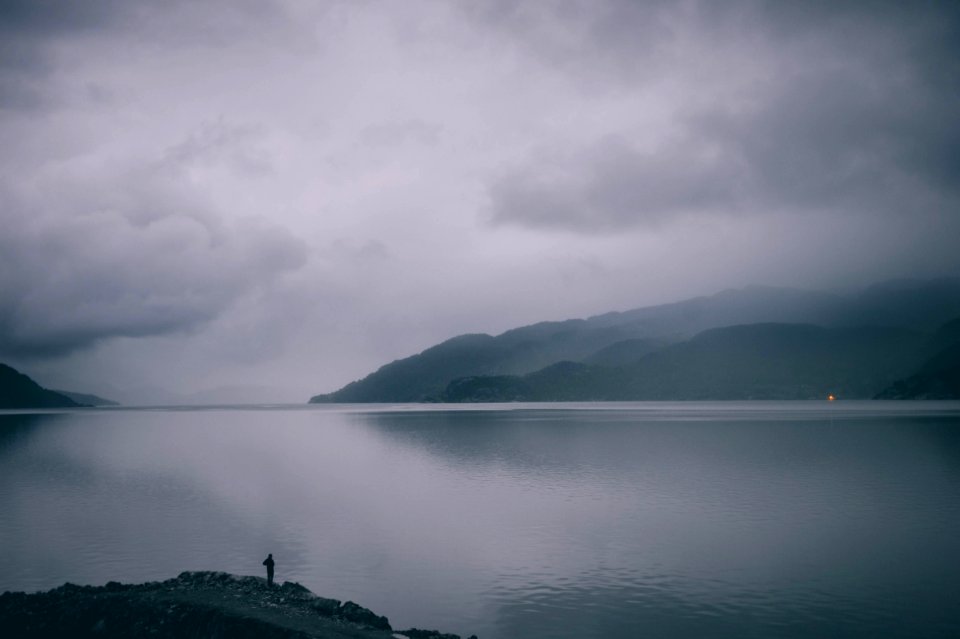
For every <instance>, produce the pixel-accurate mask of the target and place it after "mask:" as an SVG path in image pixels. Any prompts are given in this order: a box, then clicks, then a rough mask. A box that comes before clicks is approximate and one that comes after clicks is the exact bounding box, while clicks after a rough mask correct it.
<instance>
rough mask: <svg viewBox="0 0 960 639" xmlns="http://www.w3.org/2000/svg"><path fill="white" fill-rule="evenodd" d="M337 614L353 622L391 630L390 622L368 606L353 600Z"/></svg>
mask: <svg viewBox="0 0 960 639" xmlns="http://www.w3.org/2000/svg"><path fill="white" fill-rule="evenodd" d="M337 616H338V617H340V618H341V619H346V620H347V621H352V622H353V623H358V624H361V625H364V626H369V627H371V628H377V629H378V630H391V628H390V622H389V621H388V620H387V618H386V617H381V616H379V615H377V614H376V613H374V612H373V611H371V610H368V609H367V608H364V607H363V606H361V605H359V604H355V603H353V602H352V601H348V602H346V603H345V604H343V605H342V606H340V609H339V610H338V611H337Z"/></svg>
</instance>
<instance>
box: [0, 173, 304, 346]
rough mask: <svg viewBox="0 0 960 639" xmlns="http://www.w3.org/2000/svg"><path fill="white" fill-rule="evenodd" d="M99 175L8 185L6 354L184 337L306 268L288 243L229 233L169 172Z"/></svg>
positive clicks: (270, 230) (0, 314) (255, 232)
mask: <svg viewBox="0 0 960 639" xmlns="http://www.w3.org/2000/svg"><path fill="white" fill-rule="evenodd" d="M113 168H114V169H116V168H117V167H113ZM103 176H106V177H103ZM103 176H100V177H97V176H93V177H85V178H84V179H82V180H75V179H69V178H66V177H64V176H57V177H56V178H55V179H52V180H51V181H50V184H49V185H48V184H44V183H43V182H42V181H41V183H40V184H38V185H37V186H38V187H39V191H40V192H38V191H37V190H34V189H24V188H19V187H18V185H15V184H10V183H9V181H3V182H2V183H0V198H2V201H3V202H4V209H3V221H4V233H3V234H2V235H0V354H5V355H18V356H58V355H63V354H65V353H68V352H71V351H73V350H76V349H81V348H85V347H89V346H91V345H93V344H94V343H96V342H97V341H99V340H102V339H107V338H112V337H140V336H149V335H163V334H169V333H173V332H182V331H188V330H191V329H193V328H197V327H199V326H200V325H202V324H204V323H206V322H208V321H210V320H212V319H214V318H215V317H217V316H218V315H219V314H220V313H222V312H223V311H224V310H225V309H227V308H229V307H230V306H231V305H232V304H234V303H235V302H236V301H237V300H238V299H240V298H242V297H243V296H244V295H245V294H247V293H249V292H252V291H255V290H257V289H258V288H259V287H261V286H264V285H266V284H268V283H269V282H270V281H271V280H273V279H275V278H276V277H277V276H278V275H279V274H281V273H283V272H285V271H289V270H292V269H296V268H299V267H300V266H301V265H302V264H303V263H304V262H305V259H306V249H305V247H304V245H303V244H302V243H301V242H300V241H298V240H297V239H295V238H294V237H292V236H291V235H290V234H289V233H287V232H285V231H283V230H281V229H279V228H276V227H272V226H269V225H265V224H263V223H259V222H256V221H246V222H245V221H240V222H234V223H227V222H225V221H224V220H223V219H221V217H220V216H218V215H217V214H216V211H215V210H214V209H213V208H212V207H211V205H210V204H209V203H208V202H206V201H205V199H204V198H203V197H202V196H201V195H200V194H199V193H198V192H196V190H195V189H193V188H192V187H190V185H189V184H186V183H185V181H184V180H183V179H182V176H181V175H180V174H179V173H178V172H176V171H172V170H171V169H170V168H169V166H167V165H165V164H163V163H147V164H145V165H143V166H139V167H135V168H134V169H127V170H120V169H117V170H116V172H115V173H114V172H113V171H104V173H103ZM47 186H49V187H50V188H49V190H47V189H45V188H44V187H47ZM53 187H55V191H56V193H55V194H54V188H53ZM44 191H46V194H44Z"/></svg>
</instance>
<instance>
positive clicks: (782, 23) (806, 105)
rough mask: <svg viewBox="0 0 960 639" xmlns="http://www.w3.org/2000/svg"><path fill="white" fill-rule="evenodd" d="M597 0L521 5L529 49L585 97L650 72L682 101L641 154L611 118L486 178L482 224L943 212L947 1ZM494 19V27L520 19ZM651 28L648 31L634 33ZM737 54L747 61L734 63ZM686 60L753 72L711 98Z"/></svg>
mask: <svg viewBox="0 0 960 639" xmlns="http://www.w3.org/2000/svg"><path fill="white" fill-rule="evenodd" d="M599 5H600V7H602V8H599V9H598V10H597V11H595V12H583V13H580V12H576V11H574V12H571V11H570V10H569V9H566V10H561V9H559V8H556V7H555V6H554V5H549V4H548V5H538V6H541V7H542V6H547V7H553V8H554V10H553V11H551V12H549V18H550V22H549V24H550V27H549V28H544V27H542V26H541V27H537V28H536V29H535V31H536V36H537V37H534V38H533V39H532V40H531V42H532V43H533V44H532V45H531V46H534V47H537V46H539V47H544V48H545V50H546V51H547V54H546V59H548V60H549V61H551V62H555V63H556V67H557V68H558V69H561V70H563V71H564V72H565V73H570V74H572V77H574V79H575V81H576V82H578V83H579V84H580V85H581V86H583V87H584V90H586V91H590V90H594V89H596V90H599V91H611V90H617V88H624V87H628V86H633V87H642V86H643V84H644V83H645V82H647V81H648V79H649V76H650V74H651V73H654V71H653V69H655V72H656V73H658V74H660V76H661V77H663V76H669V75H671V74H672V75H673V76H675V77H676V78H678V79H679V81H680V82H686V84H687V85H688V87H687V88H688V90H689V96H690V100H689V103H687V104H677V105H675V106H674V108H675V113H674V115H673V118H672V123H671V124H672V128H673V129H674V131H673V132H672V133H671V134H670V135H669V136H664V137H662V138H661V139H660V141H659V143H658V144H657V145H656V147H655V148H652V149H651V148H650V147H649V145H647V146H643V145H641V144H639V143H634V142H633V140H632V135H631V133H630V132H629V131H626V130H625V131H624V132H623V133H613V134H607V135H606V137H605V138H604V139H602V140H599V141H595V142H593V143H589V144H585V145H581V146H580V147H577V148H573V149H567V150H564V151H563V152H562V153H557V152H555V151H553V153H552V155H553V157H550V158H548V159H546V161H545V158H544V156H545V155H551V152H549V151H544V152H543V153H541V154H538V155H536V156H535V157H531V158H529V160H528V162H527V163H526V164H525V165H522V166H517V167H515V168H514V169H513V170H511V171H507V172H504V173H502V174H501V175H499V176H498V177H497V178H496V179H494V180H493V181H492V182H491V184H490V189H489V195H490V199H491V203H492V220H493V221H494V222H495V223H513V224H519V225H522V226H530V227H557V228H567V229H574V230H581V231H589V232H598V231H600V232H602V231H609V230H612V229H617V228H623V227H630V226H642V225H649V224H659V223H662V222H664V221H665V220H667V219H670V218H671V217H673V216H675V215H678V214H684V213H707V214H710V213H716V212H724V213H729V212H736V211H749V212H783V211H788V212H807V211H816V212H829V213H851V214H868V215H879V216H884V215H912V214H916V213H924V214H927V215H932V216H934V217H942V216H953V215H956V212H957V210H958V205H960V193H958V185H960V127H958V126H957V125H956V114H957V113H960V62H958V61H960V4H958V3H924V4H923V5H916V4H915V3H872V4H864V5H861V4H855V3H762V2H740V3H733V2H731V3H692V4H684V5H682V6H683V8H682V9H672V8H667V7H666V6H665V5H658V4H651V5H647V4H645V3H626V2H607V3H599ZM676 6H677V5H674V7H676ZM496 17H497V22H496V24H498V26H502V25H503V24H504V23H506V24H507V25H508V26H509V29H510V30H511V32H512V33H522V32H523V31H524V30H525V29H532V28H533V27H529V26H528V25H527V24H526V23H525V21H524V20H522V19H520V18H518V17H517V16H516V15H514V14H511V13H510V12H504V13H501V14H498V15H497V16H496ZM575 18H576V20H577V21H574V19H575ZM651 24H654V25H660V27H661V28H660V30H659V31H657V32H656V33H655V34H653V35H650V37H646V36H644V35H643V34H648V35H649V31H650V25H651ZM634 27H636V30H635V31H633V28H634ZM544 33H547V34H552V36H551V37H549V38H546V37H545V36H544V35H543V34H544ZM630 33H634V34H635V36H636V37H632V38H631V37H629V34H630ZM557 34H563V35H564V37H560V36H559V35H557ZM545 40H546V41H547V44H546V45H544V44H543V42H544V41H545ZM690 41H696V42H698V43H699V45H698V46H699V47H700V48H693V49H691V48H689V47H687V46H686V45H684V44H683V43H684V42H690ZM704 43H705V45H704ZM558 52H560V53H558ZM574 52H579V53H580V54H581V55H579V56H575V55H573V54H574ZM561 54H565V55H561ZM725 58H729V59H730V64H729V66H728V67H727V66H725V65H724V63H723V60H724V59H725ZM571 60H572V62H571ZM718 60H719V62H718ZM751 61H753V62H755V63H756V65H757V66H758V67H759V68H760V69H761V72H759V73H757V71H756V70H755V69H753V70H751V69H738V68H737V66H736V64H737V63H745V64H746V65H748V66H749V65H750V64H751ZM701 64H713V65H715V66H714V67H711V68H712V69H715V70H718V71H720V72H726V73H729V74H730V76H729V77H730V80H731V82H735V81H736V80H737V79H738V77H749V74H750V73H751V72H752V73H754V74H755V75H756V76H757V79H755V80H753V81H751V82H747V83H745V84H744V86H743V87H742V88H741V89H740V91H739V92H738V93H737V94H735V95H732V96H731V95H721V93H720V92H717V94H716V95H714V94H713V93H712V92H713V91H714V88H713V87H712V85H710V84H709V83H708V82H707V83H704V84H703V86H702V88H701V87H700V86H699V84H698V82H700V81H702V77H701V76H698V75H697V71H698V65H701ZM597 78H602V82H603V83H605V84H603V86H600V85H599V84H598V80H597ZM684 78H688V79H687V80H684Z"/></svg>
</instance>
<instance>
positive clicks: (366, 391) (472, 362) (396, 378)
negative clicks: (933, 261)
mask: <svg viewBox="0 0 960 639" xmlns="http://www.w3.org/2000/svg"><path fill="white" fill-rule="evenodd" d="M958 315H960V278H944V279H939V280H924V281H906V280H904V281H896V282H887V283H883V284H877V285H875V286H872V287H870V288H868V289H865V290H863V291H861V292H859V293H856V294H853V295H839V294H834V293H825V292H817V291H804V290H798V289H790V288H773V287H760V286H752V287H747V288H743V289H731V290H726V291H723V292H720V293H717V294H716V295H712V296H709V297H697V298H692V299H688V300H684V301H681V302H676V303H672V304H663V305H658V306H650V307H645V308H639V309H634V310H631V311H623V312H613V313H606V314H603V315H597V316H594V317H590V318H588V319H577V320H566V321H561V322H541V323H539V324H533V325H530V326H524V327H521V328H516V329H513V330H510V331H507V332H505V333H503V334H501V335H498V336H495V337H494V336H490V335H486V334H474V335H461V336H459V337H455V338H453V339H450V340H447V341H445V342H443V343H441V344H438V345H436V346H433V347H431V348H428V349H427V350H425V351H423V352H422V353H419V354H417V355H413V356H411V357H407V358H404V359H400V360H396V361H394V362H392V363H390V364H387V365H385V366H383V367H381V368H380V369H379V370H377V371H375V372H373V373H371V374H370V375H368V376H366V377H365V378H363V379H361V380H358V381H355V382H351V383H350V384H347V385H346V386H344V387H343V388H341V389H339V390H337V391H334V392H332V393H328V394H323V395H317V396H314V397H313V398H311V400H310V401H311V402H312V403H320V402H420V401H442V400H443V399H445V398H448V397H451V395H450V394H449V393H450V389H449V388H448V386H449V384H450V382H452V381H453V380H460V381H459V382H458V384H459V385H461V386H462V385H463V384H467V386H463V388H462V390H464V389H466V388H474V386H471V384H473V385H476V384H477V382H476V381H474V382H469V383H467V382H466V381H464V378H474V377H486V378H502V379H500V380H499V382H498V384H499V386H497V385H496V384H494V385H493V386H490V385H489V384H488V383H487V382H485V384H487V385H486V386H485V390H484V391H483V392H484V393H492V394H494V395H497V396H499V395H502V394H503V393H507V394H510V393H512V392H513V391H510V390H509V389H510V388H512V387H513V386H512V385H513V384H515V383H517V381H518V380H519V378H522V377H524V376H526V375H529V374H531V373H536V372H539V374H541V375H542V376H545V378H552V377H551V376H556V375H560V374H561V372H563V371H565V372H566V373H567V374H569V373H571V371H572V370H573V369H571V368H570V367H569V366H568V365H564V366H562V367H561V368H559V369H552V368H551V367H552V366H553V365H556V364H559V363H560V362H573V363H577V364H580V365H582V366H586V367H596V368H604V369H609V368H618V367H628V368H629V367H630V365H631V364H632V363H634V362H637V361H639V360H642V359H646V358H648V357H651V356H653V355H654V354H655V353H657V352H659V351H661V350H664V349H667V348H670V347H671V345H679V343H682V342H686V341H687V340H690V339H691V338H692V337H693V336H694V335H698V334H701V333H703V332H704V331H708V330H710V329H715V328H722V327H728V326H743V325H751V324H761V323H767V324H809V325H817V326H822V327H825V328H843V327H847V328H852V327H860V326H868V325H872V326H881V327H890V328H899V329H903V330H907V331H909V330H913V331H929V330H933V328H934V327H936V326H938V325H940V324H942V323H943V322H945V321H947V320H948V319H950V318H952V317H957V316H958ZM857 330H858V331H859V330H865V329H857ZM685 348H692V347H685ZM680 352H682V349H681V351H680ZM800 355H802V353H796V356H800ZM652 361H656V360H652ZM713 365H714V366H723V362H720V361H715V362H713ZM884 370H886V369H884ZM688 372H689V371H688ZM594 374H595V375H596V378H595V381H594V382H591V383H596V384H602V383H603V382H601V381H600V380H601V378H603V377H604V375H606V374H607V373H604V375H601V374H600V373H599V372H595V373H594ZM902 374H907V373H906V372H904V373H902ZM534 379H537V378H534ZM618 379H619V378H618ZM488 381H489V380H488ZM622 381H623V380H620V381H619V382H616V383H620V382H622ZM890 381H892V380H890ZM529 382H530V380H529V379H527V380H525V381H524V383H529ZM609 383H611V384H612V383H614V380H613V379H611V380H609ZM853 387H854V386H851V388H853ZM870 387H871V386H870V385H869V384H868V385H859V386H856V389H857V390H856V393H858V394H862V393H864V392H867V390H866V389H867V388H870ZM476 388H477V389H479V387H476ZM704 388H706V387H704ZM881 389H882V387H881V388H877V389H875V390H874V391H873V392H874V393H876V392H879V390H881ZM464 392H466V391H465V390H464ZM801 394H802V393H801ZM466 395H469V393H466ZM466 395H465V396H466Z"/></svg>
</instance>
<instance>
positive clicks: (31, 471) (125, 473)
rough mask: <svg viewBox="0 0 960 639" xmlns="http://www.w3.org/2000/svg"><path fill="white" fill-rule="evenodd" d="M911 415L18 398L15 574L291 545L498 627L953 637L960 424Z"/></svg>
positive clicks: (292, 556)
mask: <svg viewBox="0 0 960 639" xmlns="http://www.w3.org/2000/svg"><path fill="white" fill-rule="evenodd" d="M902 407H903V404H897V405H896V407H894V408H892V409H890V410H887V409H885V408H884V407H883V406H880V407H879V408H878V407H877V405H874V404H871V405H870V406H869V407H864V406H852V407H847V408H844V409H843V411H839V412H838V411H833V412H830V410H828V409H824V408H823V407H822V406H819V405H816V404H814V405H810V404H803V405H801V406H800V407H799V408H797V407H795V406H789V405H788V406H779V407H778V406H776V405H773V404H772V403H767V404H763V405H753V404H750V405H725V406H719V407H716V406H713V407H710V406H708V407H704V406H699V407H691V406H689V405H684V406H682V407H670V406H663V405H656V406H648V405H643V406H640V407H617V408H616V409H613V410H611V409H610V407H602V408H601V409H599V410H587V409H585V408H583V407H580V408H577V409H569V408H567V409H563V410H556V409H544V408H542V407H535V408H528V409H524V410H489V409H487V410H479V411H471V410H462V409H460V410H454V411H446V410H438V409H430V410H411V409H409V408H407V409H404V410H372V411H371V410H369V409H364V410H354V409H343V408H342V407H341V408H334V409H328V408H325V407H323V408H317V409H309V410H307V409H303V408H297V409H293V410H285V409H283V410H281V409H274V410H229V409H216V410H203V411H189V410H182V411H137V410H113V411H77V412H73V413H64V414H58V415H43V416H25V415H10V414H7V415H0V512H3V513H4V517H2V518H0V539H2V540H3V543H4V550H5V552H4V553H3V554H0V590H5V589H7V588H15V589H27V590H30V589H36V588H48V587H52V586H55V585H58V584H60V583H62V582H63V581H66V580H71V581H76V582H81V583H104V582H105V581H107V580H110V579H120V580H124V581H139V580H144V579H157V578H165V577H168V576H171V575H173V574H176V573H177V572H179V571H180V570H185V569H216V570H228V571H231V572H238V573H245V574H260V573H261V572H262V570H263V569H262V566H260V562H261V561H262V559H263V557H265V556H266V554H267V553H268V552H272V553H273V554H274V557H275V559H276V560H277V578H278V580H284V579H294V580H298V581H301V582H303V583H304V584H306V585H307V586H308V587H310V588H311V589H313V590H314V591H316V592H318V593H320V594H325V595H328V596H335V597H337V598H341V599H347V598H350V599H354V600H358V601H361V602H362V603H364V604H365V605H368V606H370V607H371V608H373V609H374V610H377V611H378V612H380V613H383V614H386V615H387V616H389V617H390V618H391V620H392V621H393V622H395V624H396V625H398V626H413V625H416V626H421V627H422V626H432V627H440V628H442V629H445V630H448V631H452V632H458V633H460V634H463V635H465V636H466V635H469V634H471V633H477V634H478V635H479V636H481V637H483V638H484V639H497V638H498V637H499V638H508V637H521V636H538V637H550V636H553V637H577V638H581V637H618V636H623V637H627V636H631V637H632V636H636V635H637V634H641V633H642V634H643V635H644V636H653V637H657V636H669V637H673V636H737V637H750V636H756V637H767V636H784V637H807V636H833V637H836V636H847V637H859V636H876V635H879V634H882V635H884V636H904V637H906V636H923V635H925V636H949V635H950V634H951V633H953V632H954V631H957V630H960V628H958V625H957V622H958V619H960V612H958V611H957V608H956V606H955V604H954V603H953V602H952V601H951V599H950V593H952V583H953V579H954V576H955V574H957V572H958V570H960V541H958V540H957V538H956V530H958V529H960V510H958V509H960V499H958V497H960V445H958V444H960V436H958V434H960V418H958V413H957V410H956V406H955V405H954V406H953V407H952V408H951V407H950V406H949V405H946V406H939V407H934V408H933V409H929V408H928V409H925V410H921V411H920V412H921V413H922V414H913V413H910V412H908V411H905V410H904V409H903V408H902ZM778 411H779V412H778ZM951 411H952V412H951Z"/></svg>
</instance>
